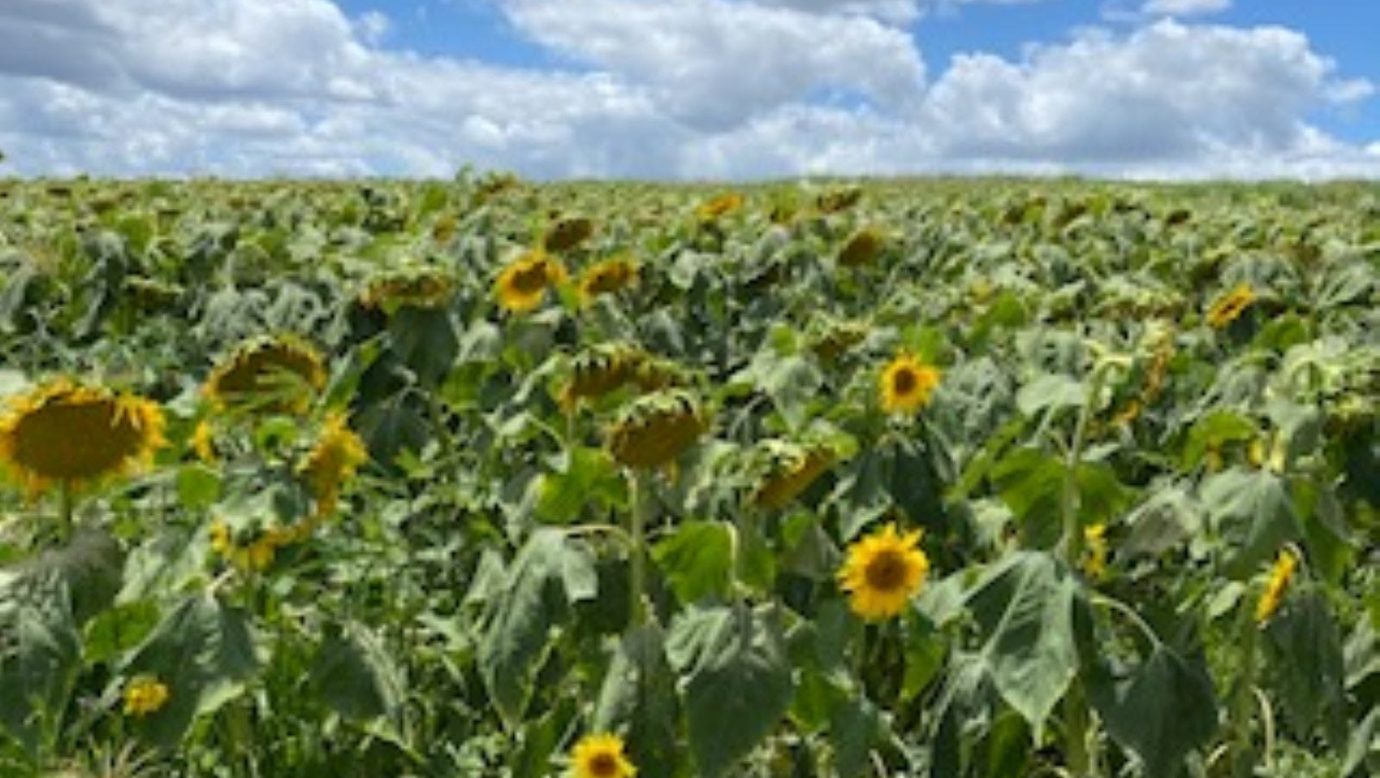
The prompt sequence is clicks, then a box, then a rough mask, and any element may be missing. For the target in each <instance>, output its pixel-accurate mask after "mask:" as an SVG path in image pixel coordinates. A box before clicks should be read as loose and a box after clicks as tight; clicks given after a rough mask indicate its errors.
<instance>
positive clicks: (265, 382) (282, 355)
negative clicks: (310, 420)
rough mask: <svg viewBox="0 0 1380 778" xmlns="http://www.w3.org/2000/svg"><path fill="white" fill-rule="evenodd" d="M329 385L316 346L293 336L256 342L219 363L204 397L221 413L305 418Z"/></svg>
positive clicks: (256, 340)
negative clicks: (319, 395) (312, 402)
mask: <svg viewBox="0 0 1380 778" xmlns="http://www.w3.org/2000/svg"><path fill="white" fill-rule="evenodd" d="M325 385H326V366H325V362H324V361H323V360H322V358H321V355H320V354H319V353H318V352H317V351H316V349H315V348H313V347H312V346H311V344H309V343H307V342H306V341H304V340H302V339H300V338H297V337H294V336H291V335H279V336H274V337H267V336H264V337H257V338H251V339H249V340H247V341H245V342H243V343H241V344H240V345H239V346H237V347H236V348H235V349H234V350H233V351H231V352H230V354H229V355H228V356H226V357H225V358H224V359H222V360H221V361H220V362H219V363H217V365H216V367H215V368H214V369H213V370H212V371H211V375H210V377H208V378H207V379H206V383H205V384H204V385H203V386H202V393H203V394H205V395H206V397H207V399H209V400H210V401H211V403H212V404H213V405H214V406H216V407H217V408H219V409H223V410H224V409H233V410H246V411H261V412H264V413H291V414H300V413H304V412H305V411H306V409H307V406H309V405H310V404H311V401H312V398H313V396H314V395H315V394H316V393H317V392H319V391H321V389H322V387H324V386H325Z"/></svg>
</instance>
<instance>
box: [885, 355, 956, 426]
mask: <svg viewBox="0 0 1380 778" xmlns="http://www.w3.org/2000/svg"><path fill="white" fill-rule="evenodd" d="M940 376H941V373H940V372H939V368H937V367H933V366H931V365H927V364H925V363H924V362H921V361H920V360H918V359H916V358H915V357H912V356H910V355H908V354H902V355H900V356H898V357H896V358H895V359H893V360H891V362H890V363H889V364H888V365H887V366H886V368H885V369H884V370H882V375H881V380H880V383H879V388H880V390H881V395H882V409H883V410H885V411H886V412H887V413H915V412H916V411H918V410H920V409H921V408H923V407H925V406H926V405H928V404H929V402H930V395H932V394H933V393H934V390H935V387H937V386H939V379H940Z"/></svg>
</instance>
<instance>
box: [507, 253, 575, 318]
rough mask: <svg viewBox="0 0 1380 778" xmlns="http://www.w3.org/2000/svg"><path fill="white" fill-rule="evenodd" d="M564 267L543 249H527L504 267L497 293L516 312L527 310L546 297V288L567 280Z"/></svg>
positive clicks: (539, 303) (508, 307)
mask: <svg viewBox="0 0 1380 778" xmlns="http://www.w3.org/2000/svg"><path fill="white" fill-rule="evenodd" d="M565 277H566V275H565V268H564V267H562V266H561V263H559V262H557V261H556V260H554V259H552V258H551V257H550V256H548V255H547V253H546V252H545V251H543V250H541V249H533V250H531V251H528V252H526V253H524V254H522V255H521V256H519V257H518V258H517V259H515V260H513V261H512V262H510V263H509V264H508V266H507V267H505V268H503V270H502V272H500V273H499V274H498V280H497V281H495V282H494V295H495V296H496V297H497V298H498V303H499V305H502V306H503V307H504V308H506V309H507V310H509V311H512V312H513V313H526V312H528V311H530V310H532V309H534V308H536V307H537V306H539V305H541V303H542V300H544V299H546V288H547V287H548V286H551V285H555V284H559V283H562V282H564V280H565Z"/></svg>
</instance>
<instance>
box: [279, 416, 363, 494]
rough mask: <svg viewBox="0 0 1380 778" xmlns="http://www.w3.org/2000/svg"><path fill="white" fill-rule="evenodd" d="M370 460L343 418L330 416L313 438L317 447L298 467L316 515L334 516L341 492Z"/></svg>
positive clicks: (361, 442) (313, 448) (357, 437)
mask: <svg viewBox="0 0 1380 778" xmlns="http://www.w3.org/2000/svg"><path fill="white" fill-rule="evenodd" d="M368 460H369V451H368V449H367V448H366V447H365V445H364V441H363V440H362V439H361V438H360V437H359V435H358V434H356V433H355V431H354V430H352V429H350V426H349V424H348V423H347V422H346V419H345V416H344V414H339V413H335V414H331V415H330V416H329V417H327V419H326V423H325V425H324V426H323V427H322V428H321V432H320V434H319V435H318V436H317V438H316V445H314V446H313V447H312V449H311V451H309V452H307V455H306V456H305V457H303V458H302V461H301V462H299V463H298V464H297V472H298V473H299V474H300V475H301V476H302V477H303V478H304V479H305V480H306V482H307V488H308V490H309V491H311V494H312V498H313V499H314V500H315V501H316V515H317V516H329V515H330V514H332V513H335V509H336V506H337V504H338V503H339V500H340V490H341V488H342V487H343V486H344V485H345V483H346V482H347V481H349V480H350V479H351V478H353V477H354V475H355V472H356V471H357V470H358V469H359V466H360V465H362V464H364V463H365V462H367V461H368Z"/></svg>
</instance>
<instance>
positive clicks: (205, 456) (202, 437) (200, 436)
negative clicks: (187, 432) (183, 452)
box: [188, 419, 216, 465]
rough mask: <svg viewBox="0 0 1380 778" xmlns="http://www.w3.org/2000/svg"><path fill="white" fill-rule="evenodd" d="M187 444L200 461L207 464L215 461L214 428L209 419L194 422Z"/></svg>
mask: <svg viewBox="0 0 1380 778" xmlns="http://www.w3.org/2000/svg"><path fill="white" fill-rule="evenodd" d="M188 445H189V446H190V447H191V449H192V451H193V452H194V453H195V454H196V458H197V459H200V460H201V461H202V462H204V463H206V464H208V465H209V464H212V463H214V462H215V461H216V430H215V428H214V427H212V426H211V421H210V419H202V420H201V421H199V422H197V423H196V428H195V429H193V430H192V438H191V440H190V441H188Z"/></svg>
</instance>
